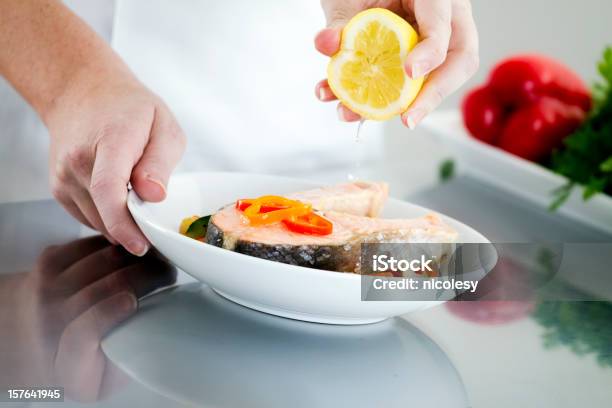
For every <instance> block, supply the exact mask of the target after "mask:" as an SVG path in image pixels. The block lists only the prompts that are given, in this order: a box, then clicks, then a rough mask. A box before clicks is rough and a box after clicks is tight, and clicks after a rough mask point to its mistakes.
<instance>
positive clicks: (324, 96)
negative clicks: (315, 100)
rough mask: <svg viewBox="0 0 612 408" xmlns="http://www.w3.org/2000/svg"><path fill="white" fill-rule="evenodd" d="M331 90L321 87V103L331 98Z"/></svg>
mask: <svg viewBox="0 0 612 408" xmlns="http://www.w3.org/2000/svg"><path fill="white" fill-rule="evenodd" d="M329 91H330V89H329V88H326V87H324V86H321V87H319V100H320V101H325V100H326V99H327V98H329V97H330V92H329Z"/></svg>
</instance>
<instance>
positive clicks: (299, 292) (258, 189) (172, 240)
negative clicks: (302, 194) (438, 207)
mask: <svg viewBox="0 0 612 408" xmlns="http://www.w3.org/2000/svg"><path fill="white" fill-rule="evenodd" d="M318 186H320V185H318V184H315V183H311V182H307V181H300V180H295V179H290V178H283V177H275V176H265V175H255V174H246V173H222V172H218V173H217V172H203V173H189V174H179V175H176V176H174V177H172V178H171V180H170V183H169V186H168V197H167V198H166V200H164V201H163V202H161V203H147V202H143V201H142V200H140V199H139V198H138V196H137V195H136V194H135V193H134V191H130V193H129V196H128V208H129V209H130V212H131V213H132V216H133V217H134V219H135V220H136V223H137V224H138V226H139V227H140V229H141V230H142V231H143V233H144V234H145V236H146V237H147V238H148V239H149V241H150V242H151V243H152V244H153V245H154V246H155V247H156V248H157V249H158V250H159V251H160V252H161V253H162V254H163V255H164V256H166V257H167V258H168V259H169V260H170V261H171V262H172V263H174V264H175V265H176V266H178V267H179V268H181V269H182V270H184V271H185V272H187V273H188V274H190V275H191V276H193V277H195V278H196V279H198V280H200V281H202V282H204V283H206V284H208V285H210V286H211V287H212V288H213V289H214V290H215V291H217V292H218V293H219V294H221V295H222V296H224V297H226V298H228V299H230V300H232V301H234V302H236V303H239V304H241V305H243V306H246V307H249V308H252V309H256V310H259V311H262V312H266V313H270V314H274V315H277V316H282V317H287V318H292V319H297V320H304V321H312V322H319V323H331V324H365V323H373V322H376V321H380V320H384V319H386V318H388V317H391V316H397V315H401V314H405V313H408V312H412V311H416V310H422V309H424V308H427V307H431V306H433V305H436V304H439V303H441V302H438V301H362V300H361V277H360V276H359V275H356V274H350V273H339V272H333V271H324V270H319V269H311V268H305V267H300V266H294V265H287V264H283V263H278V262H272V261H267V260H264V259H260V258H255V257H251V256H247V255H243V254H239V253H236V252H232V251H228V250H226V249H222V248H218V247H215V246H212V245H208V244H204V243H202V242H199V241H196V240H194V239H191V238H187V237H185V236H183V235H181V234H179V233H178V226H179V224H180V221H181V220H182V219H183V218H185V217H187V216H190V215H193V214H201V215H206V214H212V213H214V212H216V211H217V210H218V209H219V208H221V207H223V206H225V205H227V204H228V203H232V202H234V201H235V200H236V199H238V198H241V197H253V196H260V195H264V194H281V195H282V194H288V193H291V192H295V191H300V190H306V189H310V188H315V187H318ZM428 212H431V211H430V210H428V209H426V208H423V207H420V206H417V205H414V204H410V203H407V202H404V201H399V200H395V199H389V201H388V202H387V204H386V205H385V208H384V210H383V214H382V217H387V218H392V217H393V218H414V217H419V216H422V215H425V214H426V213H428ZM442 218H443V219H444V221H445V222H447V223H448V224H449V225H451V226H452V227H453V228H455V230H457V231H458V233H459V242H474V243H488V242H489V241H488V240H487V239H486V238H485V237H484V236H482V235H481V234H479V233H478V232H476V231H474V230H473V229H472V228H470V227H468V226H466V225H464V224H462V223H460V222H458V221H456V220H454V219H452V218H449V217H446V216H442Z"/></svg>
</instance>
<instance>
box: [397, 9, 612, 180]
mask: <svg viewBox="0 0 612 408" xmlns="http://www.w3.org/2000/svg"><path fill="white" fill-rule="evenodd" d="M472 5H473V9H474V16H475V19H476V24H477V26H478V31H479V36H480V59H481V64H480V70H479V71H478V73H477V74H476V75H475V76H474V78H473V79H472V80H470V81H469V82H468V83H467V84H466V85H465V86H464V88H462V89H460V90H459V91H458V92H456V93H455V94H454V95H453V96H451V97H450V98H448V100H447V101H446V102H445V103H444V104H443V105H442V107H441V108H442V109H444V108H454V107H457V106H458V104H459V103H460V100H461V96H462V95H463V94H464V93H465V92H466V90H468V89H470V88H471V87H474V86H475V85H477V84H480V83H482V82H483V81H484V80H485V79H486V76H487V73H488V71H489V70H490V68H491V67H492V66H493V65H494V64H495V62H496V61H498V60H499V59H501V58H503V57H505V56H508V55H511V54H514V53H523V52H539V53H544V54H546V55H549V56H552V57H554V58H557V59H559V60H560V61H563V62H564V63H566V64H567V65H569V66H570V67H572V68H573V69H574V70H575V71H576V72H578V73H579V74H580V75H581V76H582V77H583V78H584V79H585V80H587V81H588V82H589V83H590V82H591V81H593V80H594V79H595V78H596V68H595V66H596V61H598V60H599V58H600V55H601V52H602V50H603V48H604V47H605V45H606V44H610V45H612V22H611V19H610V16H612V1H611V0H473V1H472ZM394 122H395V123H390V124H389V137H388V138H387V147H388V149H387V151H388V155H389V156H390V157H392V158H393V160H394V161H409V160H415V161H419V159H420V158H421V157H423V156H424V155H426V156H428V157H435V158H441V157H444V156H445V155H447V154H448V153H447V152H446V151H445V149H444V147H443V146H435V145H433V143H432V141H431V140H430V138H429V137H428V135H427V133H426V132H424V131H423V130H422V129H416V130H415V131H414V132H409V131H407V130H406V129H404V128H403V127H401V126H399V124H398V123H397V122H396V121H394ZM436 152H437V153H436ZM432 161H436V160H432ZM423 166H425V167H421V168H422V169H424V170H422V171H424V172H425V173H429V172H431V171H434V169H432V168H427V164H426V163H424V164H423Z"/></svg>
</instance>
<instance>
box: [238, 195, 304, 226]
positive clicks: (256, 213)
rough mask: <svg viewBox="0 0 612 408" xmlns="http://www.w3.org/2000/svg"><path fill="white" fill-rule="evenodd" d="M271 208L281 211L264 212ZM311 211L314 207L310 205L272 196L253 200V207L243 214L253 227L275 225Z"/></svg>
mask: <svg viewBox="0 0 612 408" xmlns="http://www.w3.org/2000/svg"><path fill="white" fill-rule="evenodd" d="M244 201H246V200H244ZM249 201H251V200H249ZM271 207H279V209H277V210H273V211H262V209H263V208H266V209H270V208H271ZM311 211H312V207H311V206H310V205H309V204H305V203H302V202H301V201H297V200H290V199H288V198H285V197H280V196H272V195H270V196H263V197H259V198H257V199H255V200H252V202H251V205H249V206H248V207H247V208H245V209H244V212H243V214H244V215H245V217H246V218H247V219H248V220H249V223H250V224H251V225H253V226H257V225H268V224H273V223H275V222H280V221H282V220H284V219H288V218H292V217H299V216H302V215H306V214H308V213H310V212H311Z"/></svg>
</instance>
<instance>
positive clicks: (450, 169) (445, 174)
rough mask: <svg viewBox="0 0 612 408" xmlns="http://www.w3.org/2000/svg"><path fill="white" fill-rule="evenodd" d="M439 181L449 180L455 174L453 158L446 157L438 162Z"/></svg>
mask: <svg viewBox="0 0 612 408" xmlns="http://www.w3.org/2000/svg"><path fill="white" fill-rule="evenodd" d="M439 176H440V181H442V182H444V181H449V180H450V179H452V178H453V177H454V176H455V161H454V160H453V159H446V160H444V161H443V162H442V163H440V169H439Z"/></svg>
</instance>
